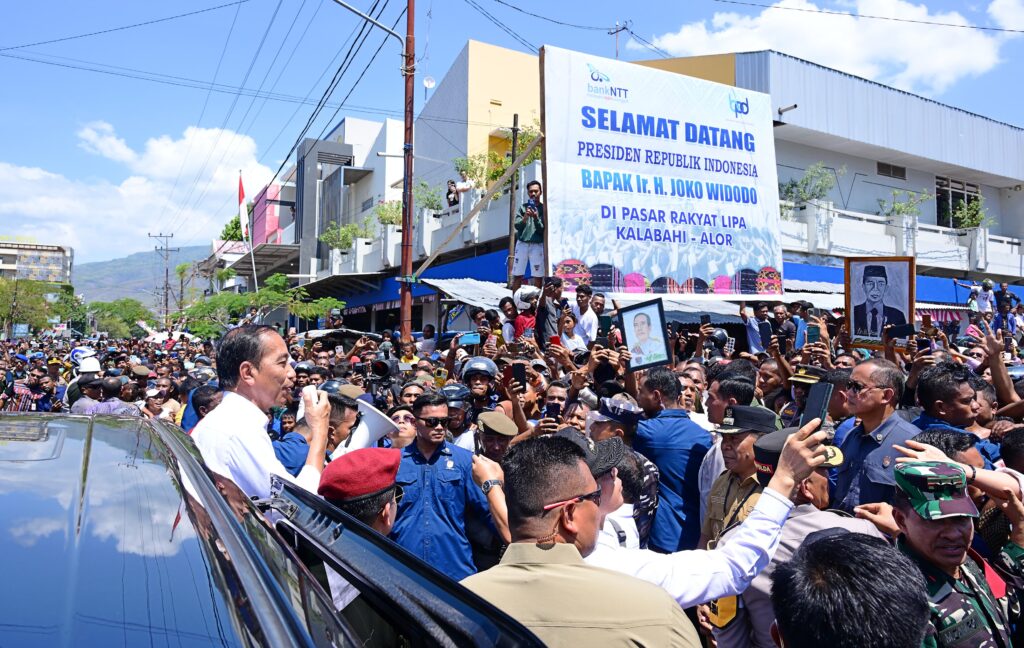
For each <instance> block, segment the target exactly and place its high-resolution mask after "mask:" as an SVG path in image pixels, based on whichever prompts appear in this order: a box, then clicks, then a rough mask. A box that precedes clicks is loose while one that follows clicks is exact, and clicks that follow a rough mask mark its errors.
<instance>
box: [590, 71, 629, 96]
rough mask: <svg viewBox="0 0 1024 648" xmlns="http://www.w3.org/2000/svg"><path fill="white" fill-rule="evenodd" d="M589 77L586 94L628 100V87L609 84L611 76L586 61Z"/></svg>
mask: <svg viewBox="0 0 1024 648" xmlns="http://www.w3.org/2000/svg"><path fill="white" fill-rule="evenodd" d="M587 69H588V70H589V71H590V79H589V80H588V81H587V94H589V95H591V96H594V97H604V98H605V99H609V100H612V101H623V102H625V101H629V89H628V88H622V87H618V86H613V85H611V81H612V80H611V77H609V76H608V75H607V74H605V73H604V72H602V71H601V70H598V69H597V68H596V67H594V66H593V65H591V64H590V63H587Z"/></svg>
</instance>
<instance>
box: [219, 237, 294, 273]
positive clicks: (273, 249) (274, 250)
mask: <svg viewBox="0 0 1024 648" xmlns="http://www.w3.org/2000/svg"><path fill="white" fill-rule="evenodd" d="M254 263H255V265H256V275H257V276H258V277H268V276H270V275H272V274H275V273H278V272H280V273H282V274H294V273H296V272H298V268H299V246H298V245H281V244H276V243H261V244H259V245H257V246H256V249H254V250H253V252H252V258H250V256H249V254H248V253H246V254H243V255H242V256H241V257H239V258H238V259H236V260H235V261H234V262H233V263H232V264H231V265H229V266H228V267H229V268H231V269H232V270H234V271H235V272H237V273H238V274H239V275H241V276H243V277H251V276H252V267H253V264H254Z"/></svg>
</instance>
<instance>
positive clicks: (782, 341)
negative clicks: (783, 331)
mask: <svg viewBox="0 0 1024 648" xmlns="http://www.w3.org/2000/svg"><path fill="white" fill-rule="evenodd" d="M779 353H781V354H782V355H786V354H787V353H789V336H788V335H780V336H779Z"/></svg>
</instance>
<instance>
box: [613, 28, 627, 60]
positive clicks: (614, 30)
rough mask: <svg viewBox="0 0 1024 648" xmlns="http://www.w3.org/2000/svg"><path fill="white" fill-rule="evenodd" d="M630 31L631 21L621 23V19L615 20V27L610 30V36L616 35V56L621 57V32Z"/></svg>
mask: <svg viewBox="0 0 1024 648" xmlns="http://www.w3.org/2000/svg"><path fill="white" fill-rule="evenodd" d="M624 31H629V21H626V23H625V24H624V25H622V24H619V21H618V20H616V21H615V29H610V30H608V35H609V36H614V37H615V58H619V32H624Z"/></svg>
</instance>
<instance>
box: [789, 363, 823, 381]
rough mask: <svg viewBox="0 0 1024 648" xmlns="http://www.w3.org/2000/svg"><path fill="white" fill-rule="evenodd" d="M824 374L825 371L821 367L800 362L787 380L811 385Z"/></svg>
mask: <svg viewBox="0 0 1024 648" xmlns="http://www.w3.org/2000/svg"><path fill="white" fill-rule="evenodd" d="M825 374H826V371H825V370H824V369H822V368H821V367H815V366H814V365H803V364H802V365H797V366H796V368H795V369H794V370H793V375H792V376H790V377H789V381H790V382H798V383H804V384H807V385H813V384H815V383H817V382H819V381H820V380H821V379H822V378H824V377H825Z"/></svg>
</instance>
